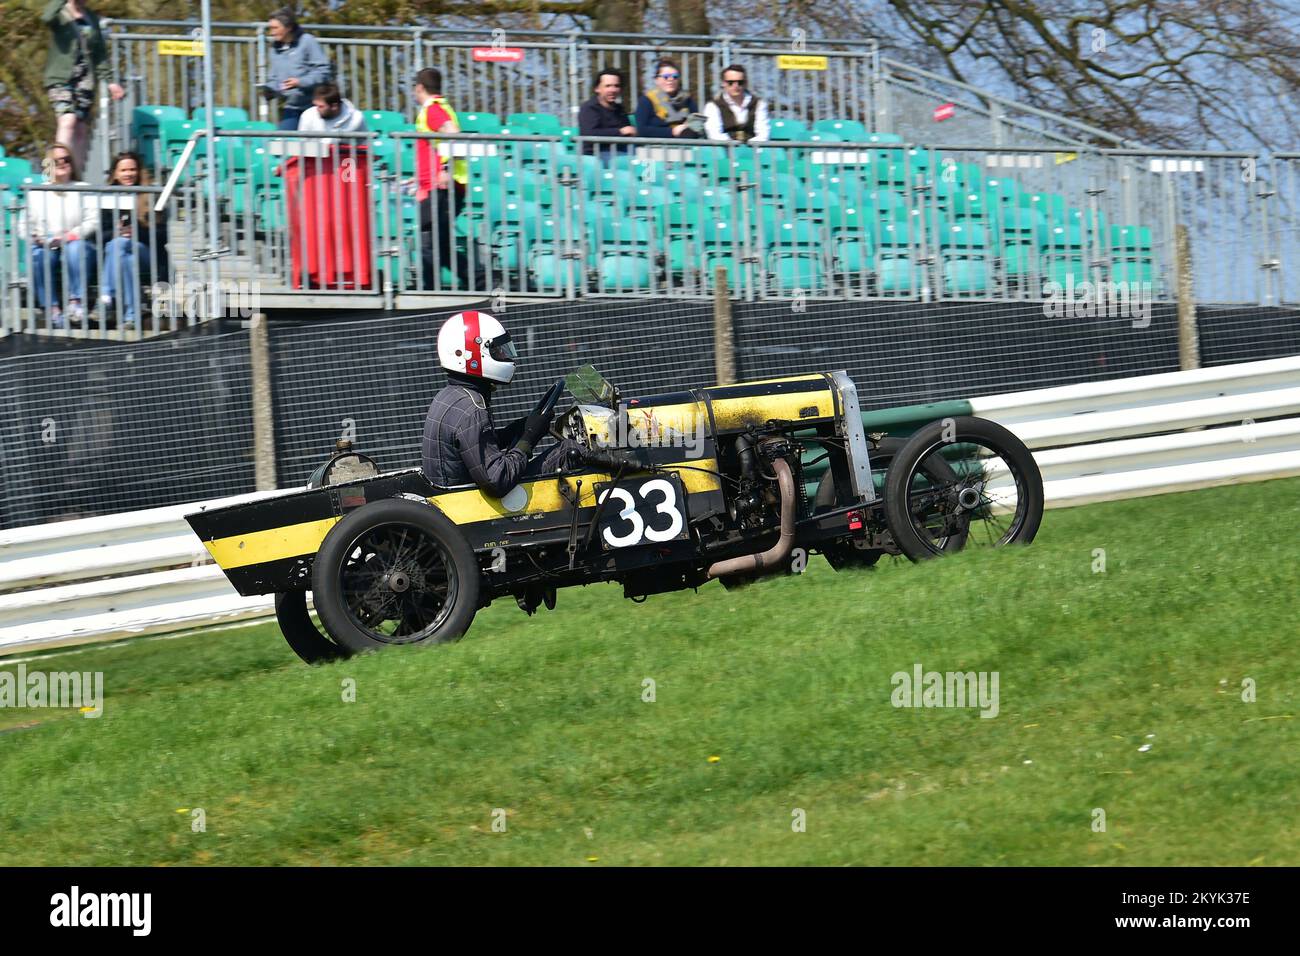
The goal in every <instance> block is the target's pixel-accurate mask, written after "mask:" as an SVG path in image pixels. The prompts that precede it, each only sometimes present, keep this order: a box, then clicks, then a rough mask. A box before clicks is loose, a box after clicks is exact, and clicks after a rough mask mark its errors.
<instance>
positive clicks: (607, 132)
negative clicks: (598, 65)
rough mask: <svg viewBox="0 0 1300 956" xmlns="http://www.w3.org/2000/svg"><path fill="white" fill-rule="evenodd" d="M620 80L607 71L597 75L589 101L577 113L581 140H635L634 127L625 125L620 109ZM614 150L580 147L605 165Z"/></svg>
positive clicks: (599, 146)
mask: <svg viewBox="0 0 1300 956" xmlns="http://www.w3.org/2000/svg"><path fill="white" fill-rule="evenodd" d="M622 93H623V77H622V74H620V73H619V72H618V71H616V70H611V69H609V68H608V67H606V68H605V69H603V70H601V71H600V72H599V73H597V74H596V85H595V86H594V87H593V88H592V96H591V99H589V100H587V102H585V103H583V104H582V106H581V108H579V110H578V134H579V135H580V136H635V135H636V127H635V126H633V125H632V124H631V123H629V122H628V121H627V110H626V109H624V108H623V100H622ZM613 149H614V147H613V146H612V144H610V143H583V144H582V151H583V152H584V153H596V154H597V155H599V156H600V158H601V160H602V161H603V162H606V163H608V162H609V157H610V153H611V152H612V151H613Z"/></svg>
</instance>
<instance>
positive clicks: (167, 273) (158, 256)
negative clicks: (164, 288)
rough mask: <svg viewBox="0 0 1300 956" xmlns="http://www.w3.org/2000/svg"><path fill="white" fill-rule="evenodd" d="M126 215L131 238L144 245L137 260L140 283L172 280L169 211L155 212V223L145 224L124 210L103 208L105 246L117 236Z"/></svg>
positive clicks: (101, 228) (101, 224)
mask: <svg viewBox="0 0 1300 956" xmlns="http://www.w3.org/2000/svg"><path fill="white" fill-rule="evenodd" d="M123 216H128V217H129V219H128V221H129V222H130V224H131V238H132V239H134V240H135V241H136V242H138V243H140V245H142V246H144V248H145V251H144V252H143V253H141V254H140V257H139V260H138V262H139V270H140V281H141V283H150V282H169V281H171V261H170V260H169V259H168V257H167V213H166V212H165V211H164V212H155V213H154V214H153V216H152V222H151V223H144V222H142V221H141V220H140V219H139V218H137V217H136V216H135V215H133V214H131V213H128V212H126V211H125V210H123V209H101V210H100V213H99V242H100V244H101V245H102V246H103V247H104V248H105V249H106V248H108V243H109V242H110V241H111V240H113V239H116V238H117V237H118V230H119V228H121V227H120V225H119V222H120V220H121V217H123ZM101 254H102V251H101Z"/></svg>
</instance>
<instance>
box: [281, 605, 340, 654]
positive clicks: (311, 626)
mask: <svg viewBox="0 0 1300 956" xmlns="http://www.w3.org/2000/svg"><path fill="white" fill-rule="evenodd" d="M275 619H276V621H278V622H279V624H280V633H281V634H283V635H284V639H285V640H286V641H287V642H288V644H289V646H290V647H291V648H293V652H294V653H295V654H297V655H298V656H299V657H301V658H302V659H303V660H304V661H306V662H307V663H308V664H319V663H321V662H323V661H337V660H342V659H343V658H345V657H347V656H348V652H347V651H346V650H344V649H343V648H342V647H339V645H337V644H335V643H334V642H333V641H331V640H330V639H329V638H328V637H326V636H325V635H324V634H322V633H321V632H320V630H319V629H318V628H317V627H316V622H315V621H313V620H312V619H311V614H310V613H308V611H307V592H306V591H286V592H283V593H280V594H277V595H276V596H275Z"/></svg>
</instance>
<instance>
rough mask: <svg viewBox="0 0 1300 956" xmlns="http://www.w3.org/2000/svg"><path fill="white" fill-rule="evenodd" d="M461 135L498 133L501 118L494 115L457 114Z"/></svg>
mask: <svg viewBox="0 0 1300 956" xmlns="http://www.w3.org/2000/svg"><path fill="white" fill-rule="evenodd" d="M456 118H457V119H458V120H460V129H461V132H462V133H500V132H501V126H502V124H501V118H500V117H499V116H497V115H496V114H495V113H458V114H456Z"/></svg>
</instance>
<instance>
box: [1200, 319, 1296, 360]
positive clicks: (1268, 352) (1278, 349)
mask: <svg viewBox="0 0 1300 956" xmlns="http://www.w3.org/2000/svg"><path fill="white" fill-rule="evenodd" d="M1196 324H1197V328H1198V329H1199V334H1200V339H1201V364H1202V365H1231V364H1232V363H1233V362H1257V361H1259V360H1260V359H1270V358H1278V357H1279V356H1283V355H1300V309H1297V308H1294V307H1292V308H1265V307H1261V306H1198V307H1197V309H1196Z"/></svg>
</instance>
